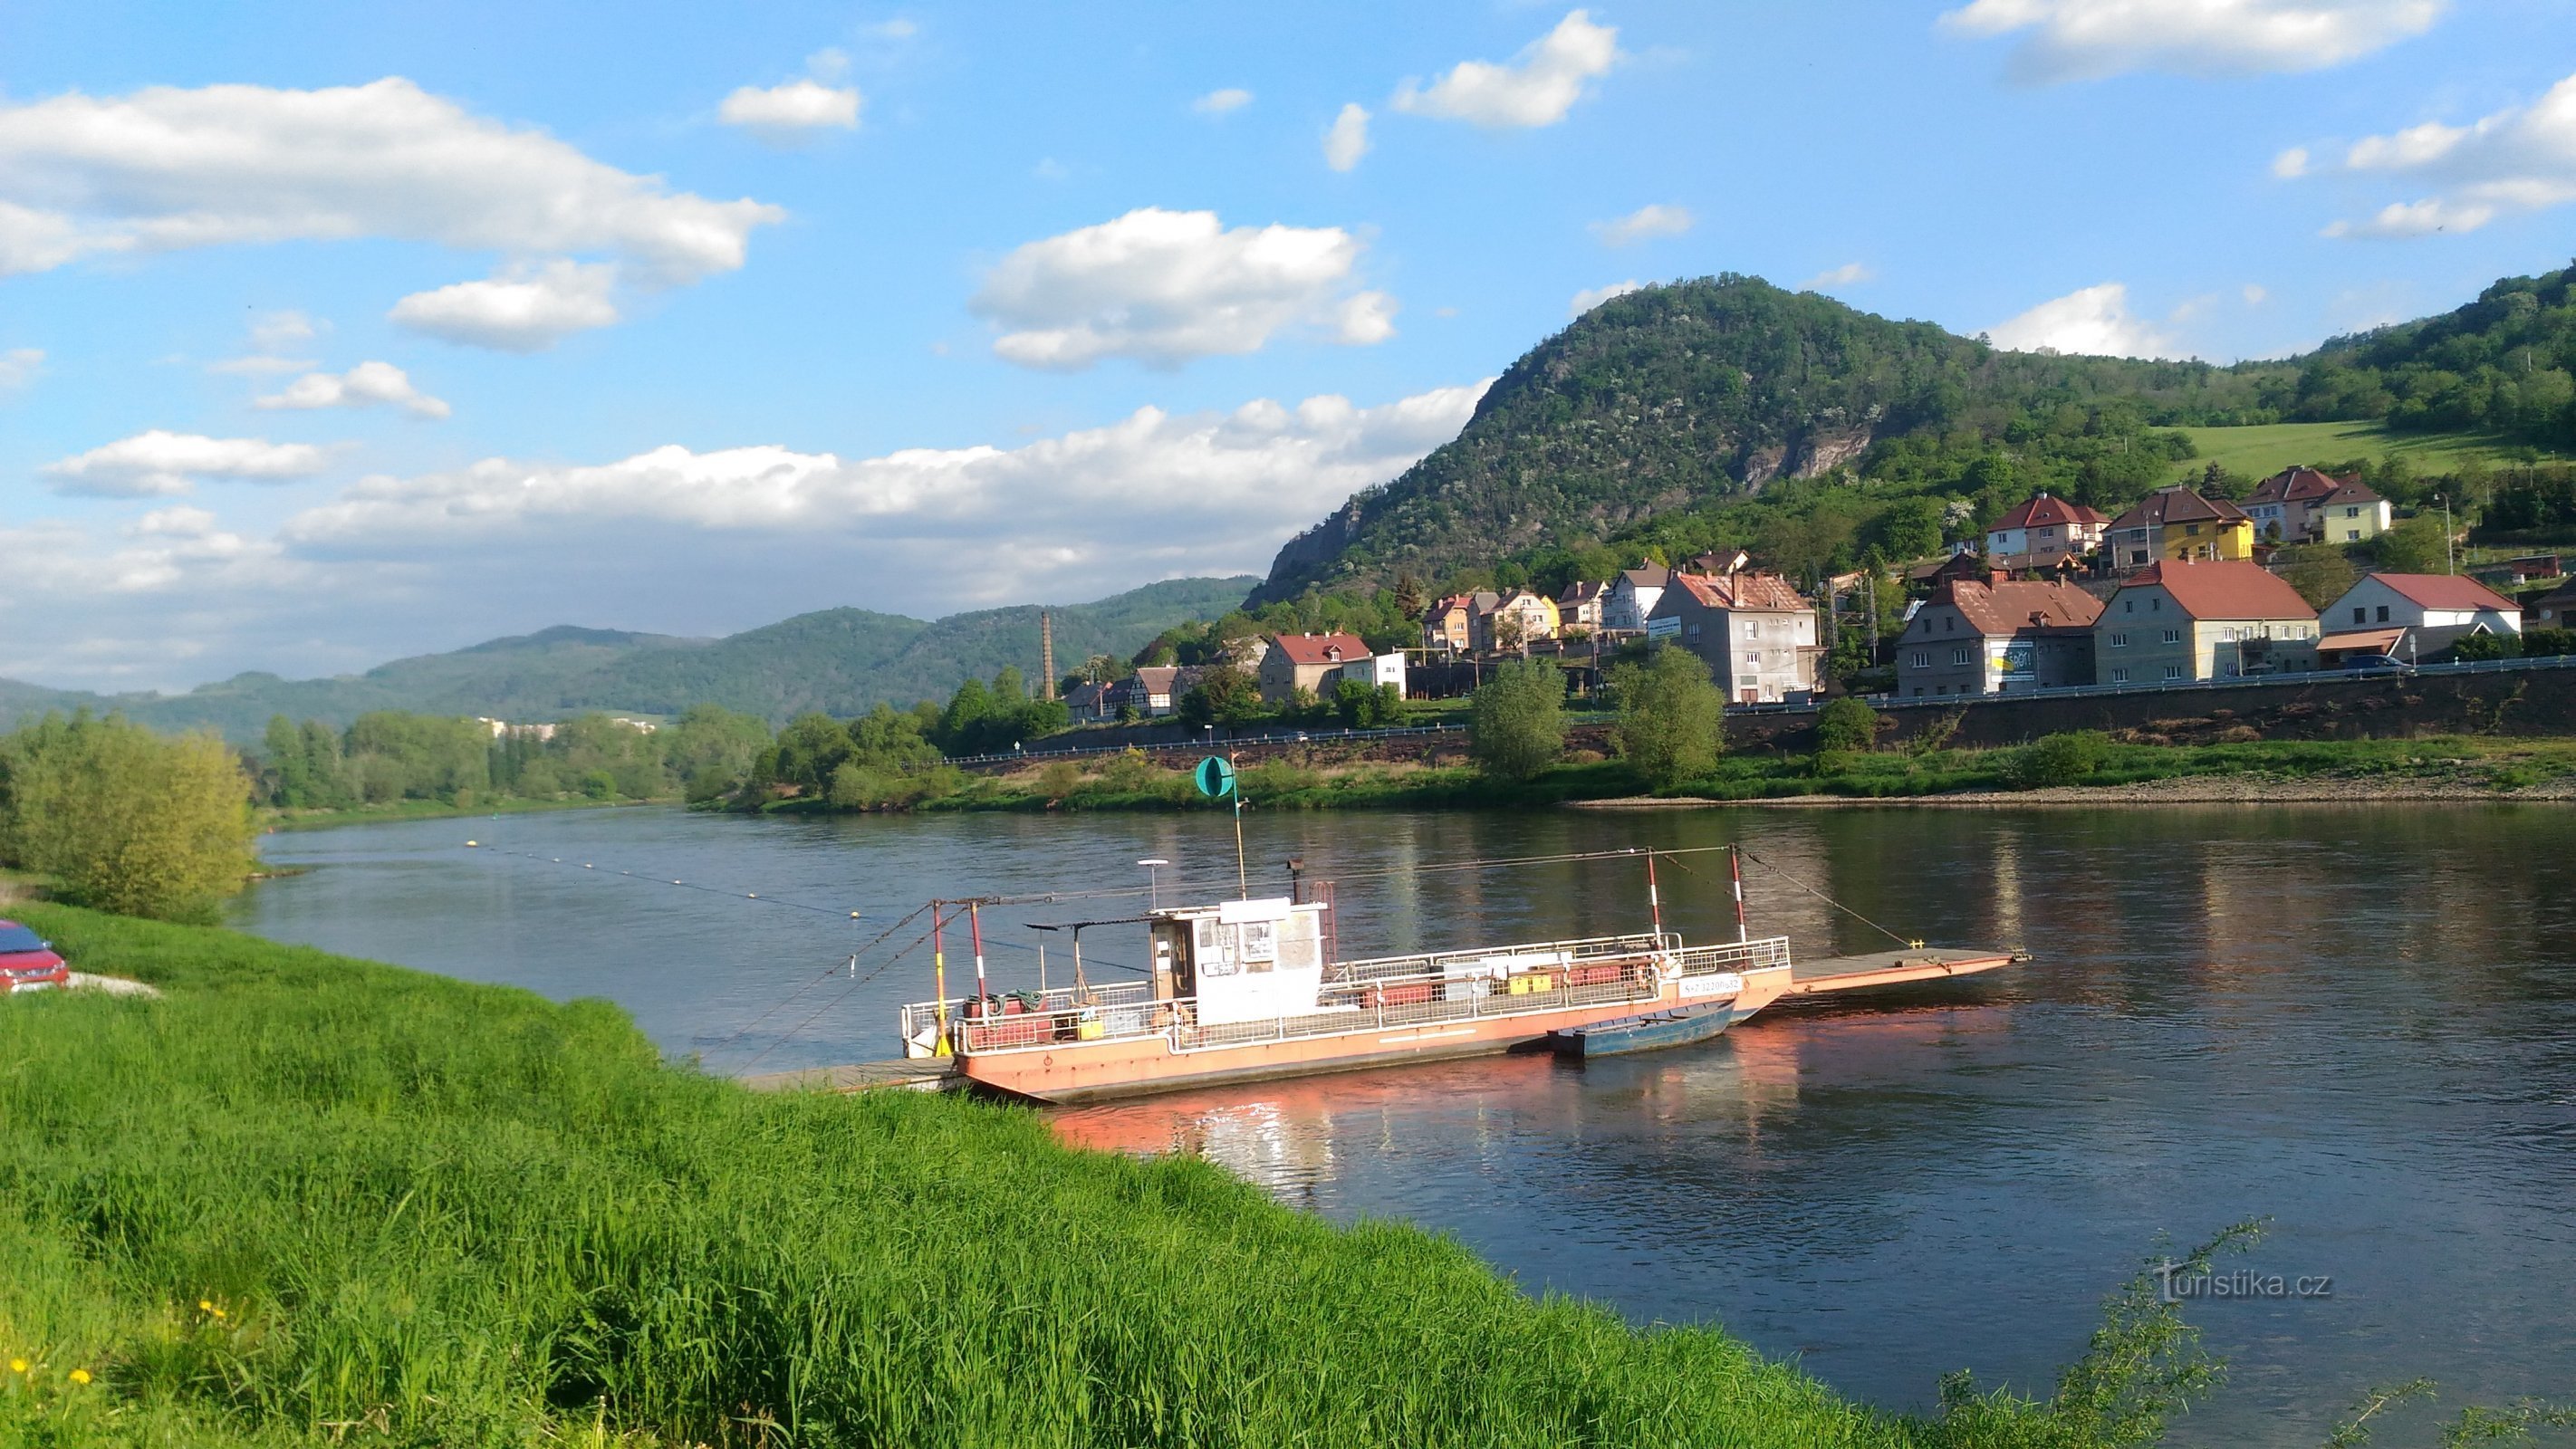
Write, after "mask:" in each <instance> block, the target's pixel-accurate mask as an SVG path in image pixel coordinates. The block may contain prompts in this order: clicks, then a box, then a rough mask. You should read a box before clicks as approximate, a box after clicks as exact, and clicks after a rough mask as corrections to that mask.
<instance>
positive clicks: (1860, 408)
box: [1253, 268, 2576, 604]
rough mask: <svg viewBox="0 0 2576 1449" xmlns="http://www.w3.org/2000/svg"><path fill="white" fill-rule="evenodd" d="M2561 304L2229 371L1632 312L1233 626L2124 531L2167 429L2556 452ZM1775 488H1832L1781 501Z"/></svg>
mask: <svg viewBox="0 0 2576 1449" xmlns="http://www.w3.org/2000/svg"><path fill="white" fill-rule="evenodd" d="M2572 281H2576V268H2571V269H2569V270H2566V271H2560V272H2554V273H2549V274H2546V275H2543V276H2540V277H2536V278H2532V277H2513V278H2506V279H2504V280H2502V281H2499V282H2497V283H2496V284H2495V285H2494V286H2492V287H2490V288H2488V289H2487V290H2486V292H2485V293H2483V294H2481V296H2480V298H2479V299H2478V301H2476V302H2474V303H2471V304H2469V305H2468V306H2465V307H2462V308H2459V309H2457V310H2455V311H2453V312H2450V313H2446V314H2444V315H2443V316H2440V317H2435V318H2428V319H2424V320H2422V321H2418V322H2410V323H2405V324H2402V325H2398V326H2394V327H2389V328H2383V329H2380V330H2379V331H2376V332H2372V333H2368V334H2364V335H2361V336H2356V337H2346V338H2337V339H2335V340H2333V341H2331V342H2329V343H2327V344H2325V345H2324V346H2323V347H2321V348H2319V349H2318V350H2316V351H2315V352H2313V353H2309V354H2306V355H2304V356H2300V357H2292V358H2287V359H2282V360H2278V361H2267V362H2251V363H2241V364H2237V365H2234V366H2230V367H2217V366H2213V365H2210V364H2206V363H2197V362H2190V363H2168V362H2141V361H2133V360H2128V359H2120V358H2103V357H2071V356H2060V355H2057V354H2054V353H2047V352H2040V353H2014V352H2005V351H2001V350H1998V349H1996V348H1994V347H1992V346H1989V345H1988V344H1987V343H1985V342H1984V341H1983V340H1981V339H1975V338H1966V337H1960V336H1957V335H1955V334H1952V333H1950V332H1947V331H1944V330H1943V329H1942V328H1940V327H1937V326H1934V325H1932V324H1930V323H1924V322H1899V321H1891V320H1889V319H1887V318H1883V317H1877V316H1872V315H1870V314H1868V313H1865V312H1860V311H1857V310H1855V309H1853V308H1850V307H1847V306H1844V305H1843V304H1841V303H1839V302H1836V301H1834V300H1832V299H1830V298H1826V297H1822V296H1818V295H1815V294H1813V293H1791V292H1787V291H1784V290H1782V289H1780V288H1778V287H1774V286H1772V285H1770V284H1769V283H1766V282H1763V281H1761V280H1759V279H1756V278H1751V277H1741V276H1718V277H1710V278H1702V279H1699V280H1696V281H1685V282H1676V283H1673V284H1670V285H1667V286H1660V287H1650V288H1646V289H1644V290H1642V291H1638V292H1632V293H1629V294H1628V295H1626V296H1623V297H1618V298H1615V299H1613V300H1611V301H1609V302H1606V303H1603V304H1602V305H1601V306H1599V307H1597V308H1595V309H1593V310H1592V311H1590V312H1588V313H1586V314H1584V315H1583V316H1582V317H1580V318H1578V319H1576V321H1575V322H1573V323H1572V324H1571V325H1569V326H1568V327H1566V328H1565V329H1564V330H1563V331H1562V332H1559V333H1558V334H1557V335H1555V336H1553V337H1551V338H1549V339H1547V340H1546V341H1544V342H1542V343H1540V344H1539V345H1538V346H1537V347H1535V348H1533V349H1532V350H1531V351H1530V352H1529V353H1528V354H1527V355H1526V356H1524V357H1522V358H1521V359H1520V360H1519V361H1517V362H1515V363H1513V364H1512V366H1511V367H1510V368H1508V369H1506V370H1505V371H1504V373H1503V374H1502V376H1501V377H1500V378H1499V379H1498V380H1497V381H1496V382H1495V384H1494V385H1493V387H1492V388H1491V389H1489V390H1488V391H1487V392H1486V394H1485V397H1484V399H1483V401H1482V402H1481V403H1480V404H1479V405H1478V407H1477V409H1476V415H1475V417H1474V418H1473V419H1472V420H1470V421H1469V423H1468V425H1467V427H1466V428H1465V429H1464V430H1463V431H1462V432H1461V433H1460V434H1459V436H1458V437H1457V438H1456V439H1455V440H1454V441H1452V442H1450V443H1449V444H1447V445H1445V446H1443V447H1441V448H1439V449H1436V450H1434V451H1433V452H1432V453H1431V454H1430V455H1429V456H1427V457H1425V458H1424V459H1423V460H1422V461H1421V462H1419V463H1417V464H1415V465H1414V466H1413V467H1412V468H1410V469H1408V470H1407V471H1406V472H1405V473H1404V474H1403V475H1402V476H1400V477H1398V478H1396V479H1395V480H1393V481H1392V482H1390V483H1387V484H1385V485H1382V486H1380V487H1377V488H1373V489H1370V490H1368V491H1366V492H1363V493H1360V494H1358V495H1357V496H1355V497H1353V498H1352V499H1351V500H1350V501H1349V502H1348V503H1346V504H1344V505H1343V507H1342V508H1340V509H1339V510H1337V511H1336V512H1335V513H1334V514H1333V515H1332V516H1331V517H1329V518H1327V519H1325V520H1324V521H1323V522H1321V523H1319V524H1317V525H1316V526H1315V527H1314V528H1312V529H1309V530H1308V531H1306V532H1305V533H1303V534H1300V535H1299V536H1298V537H1296V538H1295V539H1293V540H1291V541H1290V542H1289V543H1288V545H1287V546H1286V547H1284V548H1282V549H1281V550H1280V552H1279V555H1278V557H1277V559H1276V560H1275V561H1274V562H1273V564H1272V566H1271V570H1270V574H1269V577H1268V578H1267V579H1266V580H1264V581H1263V583H1262V586H1261V588H1260V589H1258V590H1256V591H1255V594H1254V596H1253V602H1254V603H1256V604H1259V603H1267V602H1275V601H1282V600H1289V599H1294V598H1297V597H1299V596H1301V595H1306V594H1310V593H1314V592H1316V591H1326V592H1348V591H1351V590H1354V589H1356V590H1363V591H1364V590H1366V589H1368V588H1371V587H1375V586H1386V585H1389V584H1392V583H1394V582H1396V581H1397V580H1398V579H1399V578H1400V577H1401V576H1403V575H1407V574H1410V575H1412V576H1413V577H1414V578H1415V580H1416V581H1417V583H1418V584H1420V585H1422V586H1425V587H1434V586H1438V585H1440V584H1442V583H1444V582H1455V581H1458V580H1461V579H1462V578H1464V577H1465V576H1466V575H1468V574H1470V573H1473V572H1474V571H1477V570H1479V569H1487V568H1491V567H1492V566H1495V565H1505V566H1506V567H1505V568H1504V570H1503V571H1504V572H1506V573H1508V572H1509V570H1510V568H1512V567H1520V568H1521V570H1522V572H1523V573H1525V574H1526V575H1527V576H1528V577H1530V578H1532V579H1534V580H1542V579H1544V578H1546V577H1547V576H1548V575H1549V573H1550V568H1551V565H1550V563H1549V562H1548V560H1550V559H1555V560H1558V561H1559V563H1560V564H1561V563H1562V560H1564V559H1565V558H1567V557H1569V556H1572V555H1579V554H1581V553H1583V552H1584V551H1585V550H1586V549H1587V547H1588V546H1591V545H1599V544H1603V543H1611V544H1616V545H1619V546H1620V547H1621V551H1623V552H1633V551H1634V550H1635V549H1637V548H1639V547H1643V546H1648V545H1653V546H1662V545H1665V544H1673V545H1676V546H1685V547H1699V546H1708V545H1709V544H1710V543H1712V542H1723V543H1741V544H1748V545H1752V546H1755V547H1756V548H1757V551H1767V552H1769V553H1770V554H1771V555H1773V556H1772V558H1771V561H1772V562H1775V563H1779V564H1781V565H1782V566H1783V567H1789V568H1792V569H1793V570H1796V569H1814V568H1823V567H1829V566H1830V567H1850V566H1851V563H1852V562H1853V561H1854V560H1855V559H1856V558H1857V557H1859V556H1860V555H1861V554H1862V553H1864V552H1865V551H1866V550H1867V549H1868V548H1869V547H1871V546H1872V545H1873V544H1877V545H1880V546H1882V548H1883V551H1885V552H1887V553H1889V554H1890V555H1891V556H1903V555H1902V552H1901V550H1899V549H1898V548H1896V547H1895V546H1894V545H1895V543H1896V542H1897V541H1898V539H1899V537H1902V538H1904V539H1906V540H1908V541H1911V540H1914V539H1916V538H1917V537H1918V536H1919V534H1920V531H1921V528H1922V526H1923V521H1924V518H1925V517H1926V515H1925V514H1924V513H1923V512H1922V510H1921V509H1919V508H1905V509H1899V508H1896V507H1895V505H1896V504H1897V502H1898V501H1899V500H1902V499H1906V498H1922V499H1928V500H1930V502H1931V505H1932V508H1931V512H1930V514H1929V516H1930V517H1931V518H1933V519H1934V520H1936V523H1937V524H1939V525H1946V526H1947V527H1948V528H1949V529H1950V530H1951V531H1953V532H1955V531H1956V530H1957V528H1958V526H1959V525H1960V524H1961V523H1962V522H1963V521H1965V520H1966V519H1967V518H1969V517H1972V516H1975V515H1978V514H1982V513H1985V512H1988V511H1990V510H1992V509H1994V508H1997V507H2001V506H2009V504H2010V503H2011V502H2013V501H2017V500H2018V498H2019V497H2023V496H2027V494H2028V492H2029V490H2030V489H2032V488H2035V487H2047V488H2050V489H2051V490H2052V491H2056V492H2061V493H2065V494H2068V495H2070V496H2074V497H2078V498H2080V499H2082V500H2083V501H2085V502H2088V503H2093V504H2096V505H2097V506H2105V507H2111V508H2117V507H2119V506H2123V505H2125V504H2126V503H2127V502H2129V501H2131V500H2133V499H2134V498H2136V497H2138V496H2139V495H2141V494H2143V493H2144V492H2145V491H2146V490H2148V489H2149V488H2152V487H2154V486H2156V485H2157V484H2160V483H2163V482H2166V481H2170V479H2171V478H2172V477H2174V476H2175V475H2176V474H2177V473H2178V472H2179V471H2181V470H2180V468H2179V467H2178V466H2177V465H2179V464H2182V463H2184V462H2186V461H2188V460H2190V459H2192V458H2194V457H2196V456H2198V455H2199V453H2200V445H2199V443H2198V442H2197V441H2196V438H2198V437H2200V436H2206V435H2204V434H2200V433H2198V432H2196V431H2195V432H2192V433H2185V432H2181V431H2176V430H2179V429H2192V430H2199V429H2212V428H2232V427H2248V426H2266V425H2282V424H2322V423H2357V424H2365V425H2376V426H2375V429H2373V430H2371V431H2370V432H2369V434H2368V437H2367V439H2366V440H2365V439H2364V438H2363V437H2362V436H2360V435H2358V434H2356V435H2355V436H2354V437H2352V438H2331V437H2326V436H2324V435H2325V434H2328V433H2331V432H2333V431H2334V430H2332V429H2326V428H2319V429H2316V430H2315V431H2316V434H2317V435H2318V436H2316V437H2314V438H2312V439H2292V438H2289V437H2285V436H2278V435H2276V436H2274V437H2271V438H2267V439H2263V440H2262V442H2263V445H2264V446H2263V447H2262V448H2260V449H2258V450H2257V451H2261V452H2263V453H2264V455H2265V456H2266V457H2268V456H2270V455H2271V454H2272V453H2275V452H2278V451H2279V450H2280V449H2281V447H2283V446H2285V445H2286V446H2290V447H2292V448H2296V447H2298V446H2301V445H2303V444H2304V443H2309V442H2313V444H2314V445H2315V446H2316V447H2317V448H2318V450H2319V451H2318V455H2317V456H2316V457H2313V458H2310V457H2304V456H2300V457H2284V458H2283V459H2282V461H2283V462H2288V461H2300V462H2318V461H2329V460H2342V459H2348V458H2350V457H2352V456H2354V455H2355V454H2356V453H2359V452H2365V451H2371V452H2378V451H2388V452H2396V451H2406V452H2409V453H2412V454H2415V455H2416V456H2415V459H2414V462H2415V464H2416V465H2417V466H2424V467H2430V466H2439V465H2441V464H2447V463H2449V462H2450V461H2452V460H2454V459H2457V458H2461V457H2465V456H2469V455H2472V454H2491V453H2493V452H2495V451H2497V450H2498V449H2499V448H2505V447H2532V448H2536V449H2549V450H2560V451H2568V450H2576V381H2571V373H2576V288H2571V282H2572ZM2428 435H2429V436H2428ZM2236 436H2237V437H2239V438H2241V437H2242V436H2243V435H2236ZM2437 439H2438V441H2437ZM2248 441H2251V440H2248ZM2353 443H2366V444H2367V446H2361V447H2356V446H2351V444H2353ZM2428 444H2429V445H2430V446H2426V445H2428ZM2229 456H2230V458H2235V457H2238V456H2240V455H2239V454H2237V453H2236V452H2234V451H2233V450H2231V452H2230V454H2229ZM2246 456H2250V455H2246ZM2229 466H2233V464H2232V463H2231V464H2230V465H2229ZM2274 466H2279V465H2278V464H2275V465H2274ZM2266 471H2269V469H2267V470H2266ZM1798 480H1818V481H1819V482H1820V483H1829V484H1833V485H1836V486H1831V487H1785V488H1784V487H1783V485H1784V484H1792V483H1796V482H1797V481H1798ZM1891 514H1893V515H1895V516H1896V522H1895V523H1893V524H1890V523H1889V522H1888V521H1887V520H1888V519H1889V518H1890V517H1891ZM1684 520H1687V521H1686V522H1684ZM1933 542H1934V543H1935V544H1937V542H1938V540H1937V539H1935V540H1933ZM1512 561H1516V562H1512Z"/></svg>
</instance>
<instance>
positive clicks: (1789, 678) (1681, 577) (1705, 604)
mask: <svg viewBox="0 0 2576 1449" xmlns="http://www.w3.org/2000/svg"><path fill="white" fill-rule="evenodd" d="M1646 638H1647V639H1648V640H1649V641H1651V642H1652V643H1655V644H1659V645H1679V646H1681V647H1682V648H1684V649H1688V650H1689V651H1690V652H1692V653H1693V654H1696V655H1698V656H1699V657H1700V659H1701V660H1702V661H1704V662H1705V663H1706V664H1707V665H1708V672H1709V674H1710V676H1711V677H1712V678H1713V679H1715V680H1716V682H1717V687H1718V688H1719V689H1720V690H1721V691H1723V692H1724V693H1725V695H1726V698H1727V700H1728V701H1729V702H1730V703H1735V704H1777V703H1780V702H1782V701H1784V700H1803V699H1805V698H1807V697H1809V696H1810V695H1812V694H1813V693H1814V692H1815V688H1816V654H1817V652H1818V651H1817V646H1816V610H1815V606H1814V605H1812V604H1810V603H1809V602H1808V601H1807V600H1806V598H1805V597H1804V596H1802V595H1800V594H1799V592H1798V591H1797V590H1796V589H1794V588H1792V587H1790V585H1789V581H1788V580H1787V579H1784V578H1782V577H1780V576H1779V575H1778V574H1775V573H1758V572H1748V573H1734V574H1684V573H1677V574H1673V575H1671V576H1670V577H1669V579H1668V580H1667V581H1666V583H1665V587H1664V589H1663V594H1662V597H1660V598H1658V599H1657V600H1656V601H1655V607H1654V609H1653V611H1652V612H1650V613H1648V614H1647V615H1646Z"/></svg>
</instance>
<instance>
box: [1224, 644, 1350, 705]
mask: <svg viewBox="0 0 2576 1449" xmlns="http://www.w3.org/2000/svg"><path fill="white" fill-rule="evenodd" d="M1369 657H1370V654H1369V647H1368V645H1367V643H1366V642H1365V641H1363V640H1362V639H1361V638H1360V636H1358V635H1357V634H1274V635H1272V636H1270V647H1269V648H1268V649H1267V650H1264V651H1263V652H1262V655H1261V667H1260V668H1259V670H1258V671H1256V672H1255V673H1254V675H1253V679H1254V682H1255V683H1257V684H1258V685H1259V686H1260V687H1261V699H1262V702H1263V703H1264V704H1286V703H1287V702H1288V701H1289V699H1290V698H1291V697H1292V696H1293V695H1294V694H1295V693H1296V692H1297V691H1298V690H1301V689H1302V690H1304V691H1306V693H1307V694H1309V695H1313V696H1317V697H1320V696H1322V695H1323V693H1324V692H1325V691H1326V690H1327V689H1329V688H1330V687H1331V686H1330V685H1329V684H1327V683H1326V680H1327V679H1328V678H1329V677H1330V676H1333V675H1338V674H1340V673H1341V671H1342V666H1343V665H1345V664H1351V663H1356V662H1358V661H1361V660H1365V659H1367V658H1369Z"/></svg>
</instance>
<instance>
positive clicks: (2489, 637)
mask: <svg viewBox="0 0 2576 1449" xmlns="http://www.w3.org/2000/svg"><path fill="white" fill-rule="evenodd" d="M2521 653H2522V640H2521V639H2519V638H2517V637H2516V636H2514V635H2511V634H2466V635H2462V636H2461V637H2460V638H2459V639H2457V640H2454V641H2453V642H2452V644H2451V657H2452V658H2454V659H2460V660H2475V659H2512V658H2515V657H2517V656H2518V655H2520V654H2521Z"/></svg>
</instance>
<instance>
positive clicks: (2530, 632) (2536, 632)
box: [2522, 629, 2576, 659]
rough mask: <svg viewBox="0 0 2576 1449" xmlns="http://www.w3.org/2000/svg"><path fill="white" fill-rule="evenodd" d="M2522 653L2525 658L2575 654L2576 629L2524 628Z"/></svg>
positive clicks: (2548, 657)
mask: <svg viewBox="0 0 2576 1449" xmlns="http://www.w3.org/2000/svg"><path fill="white" fill-rule="evenodd" d="M2522 654H2523V657H2524V658H2526V659H2555V658H2558V657H2559V656H2561V655H2566V654H2576V629H2525V630H2523V631H2522Z"/></svg>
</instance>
